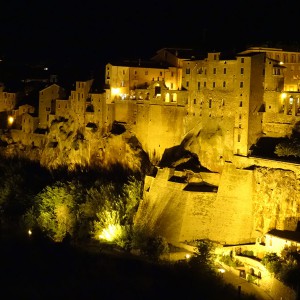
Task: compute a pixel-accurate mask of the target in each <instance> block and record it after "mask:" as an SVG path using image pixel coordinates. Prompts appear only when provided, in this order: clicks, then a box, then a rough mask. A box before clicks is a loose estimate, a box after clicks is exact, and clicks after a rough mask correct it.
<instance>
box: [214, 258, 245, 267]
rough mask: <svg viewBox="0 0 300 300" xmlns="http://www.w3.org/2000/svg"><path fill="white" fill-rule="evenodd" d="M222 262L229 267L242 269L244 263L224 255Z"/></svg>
mask: <svg viewBox="0 0 300 300" xmlns="http://www.w3.org/2000/svg"><path fill="white" fill-rule="evenodd" d="M220 261H221V262H223V263H224V264H226V265H227V266H229V267H234V268H236V267H242V266H243V263H242V262H241V261H239V260H238V259H234V258H233V257H232V256H231V255H222V256H221V258H220Z"/></svg>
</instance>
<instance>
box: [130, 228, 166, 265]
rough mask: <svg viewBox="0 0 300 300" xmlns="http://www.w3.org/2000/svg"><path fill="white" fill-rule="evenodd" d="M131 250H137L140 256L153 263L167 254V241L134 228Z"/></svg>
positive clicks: (141, 229)
mask: <svg viewBox="0 0 300 300" xmlns="http://www.w3.org/2000/svg"><path fill="white" fill-rule="evenodd" d="M131 237H132V242H131V243H132V248H135V249H139V250H140V252H141V254H142V255H144V256H145V257H148V258H149V259H151V260H153V261H158V260H159V258H160V256H161V255H163V254H166V253H168V252H169V250H170V249H169V245H168V243H167V240H166V239H165V238H164V237H162V236H159V235H155V234H151V233H149V232H148V231H147V230H145V229H143V228H135V229H134V230H133V232H132V235H131Z"/></svg>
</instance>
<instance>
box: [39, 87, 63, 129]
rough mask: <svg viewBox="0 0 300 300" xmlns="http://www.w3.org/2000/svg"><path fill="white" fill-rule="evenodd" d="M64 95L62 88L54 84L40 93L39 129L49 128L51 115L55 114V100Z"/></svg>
mask: <svg viewBox="0 0 300 300" xmlns="http://www.w3.org/2000/svg"><path fill="white" fill-rule="evenodd" d="M61 95H62V91H61V87H60V86H58V85H57V84H52V85H50V86H48V87H47V88H45V89H43V90H41V91H40V92H39V119H40V122H39V127H40V128H47V127H49V115H50V114H54V113H55V100H56V99H58V98H59V97H60V96H61Z"/></svg>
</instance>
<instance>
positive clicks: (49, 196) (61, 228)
mask: <svg viewBox="0 0 300 300" xmlns="http://www.w3.org/2000/svg"><path fill="white" fill-rule="evenodd" d="M36 201H37V203H38V217H37V223H38V225H39V227H40V228H41V229H42V231H43V232H45V233H46V234H47V236H48V237H50V238H51V239H53V240H54V241H56V242H61V241H62V240H63V238H64V237H65V236H66V235H67V234H69V235H71V236H72V234H73V230H74V227H75V222H76V186H75V185H74V184H73V183H61V182H57V183H56V184H55V185H54V186H51V187H50V186H48V187H46V188H45V189H44V190H43V191H42V192H41V193H39V194H38V195H37V196H36Z"/></svg>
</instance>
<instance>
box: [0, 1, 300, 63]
mask: <svg viewBox="0 0 300 300" xmlns="http://www.w3.org/2000/svg"><path fill="white" fill-rule="evenodd" d="M298 2H299V4H298V3H297V1H280V4H278V3H277V1H274V0H273V1H267V0H261V1H256V0H252V1H246V0H243V1H242V0H240V1H225V0H224V1H212V0H209V1H202V0H193V1H190V0H186V1H171V0H166V1H163V0H160V1H158V0H154V1H119V0H109V1H108V2H104V1H103V0H98V1H92V0H90V1H65V0H60V1H58V0H52V1H41V0H40V1H26V0H19V1H17V0H10V1H6V3H1V9H0V36H1V43H0V54H1V53H2V54H5V55H7V56H11V57H22V58H24V59H42V58H45V59H54V60H63V61H67V60H72V61H78V62H80V63H82V62H84V63H87V64H89V63H91V62H93V61H95V62H96V61H97V62H100V63H102V62H107V61H109V60H112V59H115V58H148V57H149V56H152V55H153V54H155V52H156V50H158V49H160V48H163V47H189V48H201V47H204V46H205V47H206V48H207V49H210V50H223V49H238V50H239V49H240V48H243V47H245V46H247V45H258V44H260V45H261V44H266V43H269V45H271V46H277V45H278V44H280V43H282V44H289V45H292V44H296V45H298V44H300V34H299V31H300V30H299V27H300V26H299V25H298V23H299V21H298V15H299V8H300V1H298Z"/></svg>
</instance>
